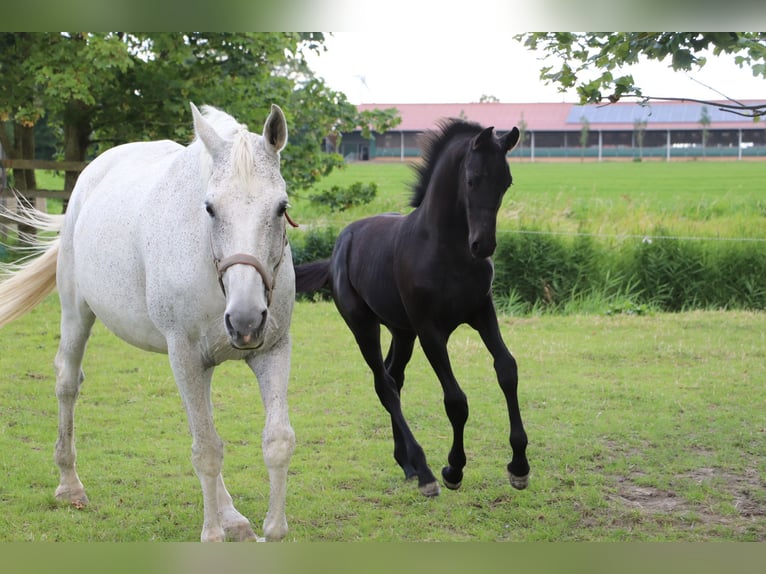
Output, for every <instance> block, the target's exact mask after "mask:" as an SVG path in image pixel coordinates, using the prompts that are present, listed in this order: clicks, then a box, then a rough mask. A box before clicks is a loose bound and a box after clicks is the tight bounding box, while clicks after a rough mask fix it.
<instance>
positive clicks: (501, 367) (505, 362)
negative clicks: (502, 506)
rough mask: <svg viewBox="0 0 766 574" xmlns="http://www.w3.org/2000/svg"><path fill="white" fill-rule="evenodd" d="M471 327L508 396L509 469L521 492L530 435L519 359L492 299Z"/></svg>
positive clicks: (510, 475)
mask: <svg viewBox="0 0 766 574" xmlns="http://www.w3.org/2000/svg"><path fill="white" fill-rule="evenodd" d="M471 325H472V326H473V327H474V328H475V329H476V330H477V331H478V332H479V335H480V336H481V340H482V341H484V344H485V345H486V347H487V349H488V350H489V352H490V353H491V355H492V358H493V359H494V367H495V372H496V373H497V381H498V383H499V384H500V388H501V389H502V391H503V394H504V395H505V401H506V403H507V405H508V416H509V419H510V424H511V432H510V439H509V440H510V444H511V450H512V451H513V458H512V459H511V462H510V463H509V464H508V466H507V470H508V478H509V480H510V482H511V486H513V487H514V488H518V489H523V488H526V487H527V484H528V483H529V462H528V461H527V455H526V451H527V433H526V431H525V430H524V423H523V422H522V420H521V411H520V409H519V399H518V394H517V391H518V386H519V376H518V367H517V365H516V359H514V358H513V355H511V353H510V351H509V350H508V347H506V345H505V342H504V341H503V337H502V335H501V334H500V327H499V325H498V322H497V314H496V312H495V307H494V304H493V303H492V300H491V299H489V298H488V299H487V302H486V304H485V305H484V307H483V309H482V311H481V312H480V313H478V314H477V317H476V319H475V320H474V321H473V322H472V323H471Z"/></svg>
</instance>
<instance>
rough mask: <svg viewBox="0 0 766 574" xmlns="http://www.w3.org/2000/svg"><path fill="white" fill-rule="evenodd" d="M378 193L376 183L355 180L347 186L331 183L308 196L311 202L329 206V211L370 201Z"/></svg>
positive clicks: (343, 209) (341, 209)
mask: <svg viewBox="0 0 766 574" xmlns="http://www.w3.org/2000/svg"><path fill="white" fill-rule="evenodd" d="M377 193H378V185H377V184H376V183H367V184H363V183H362V182H361V181H357V182H355V183H353V184H351V185H350V186H348V187H340V186H339V185H333V186H332V187H331V188H330V189H325V190H323V191H320V192H319V193H315V194H313V195H311V196H309V200H311V202H312V203H318V204H320V205H325V206H327V207H329V208H330V211H332V212H337V211H345V210H347V209H350V208H352V207H355V206H357V205H366V204H368V203H370V202H371V201H372V200H373V199H375V196H376V195H377Z"/></svg>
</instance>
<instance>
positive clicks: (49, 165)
mask: <svg viewBox="0 0 766 574" xmlns="http://www.w3.org/2000/svg"><path fill="white" fill-rule="evenodd" d="M86 165H88V164H87V162H79V161H49V160H39V159H0V174H1V175H2V178H0V179H1V181H2V185H1V186H0V204H1V205H3V206H4V207H5V208H6V209H9V210H11V211H16V210H17V208H18V203H17V200H16V197H15V196H14V194H13V192H12V191H11V190H10V189H9V188H8V187H6V186H5V183H6V170H8V169H18V170H28V169H34V170H38V169H44V170H54V171H65V172H76V173H80V172H81V171H82V170H83V169H85V166H86ZM19 193H21V194H22V195H23V196H24V197H26V198H27V199H28V200H30V201H32V202H34V205H35V207H36V208H37V209H39V210H41V211H45V210H46V209H47V208H46V199H48V198H60V199H69V196H70V195H71V193H72V190H71V189H63V190H57V189H25V190H19ZM11 231H15V225H14V224H12V223H11V222H9V221H8V219H3V218H2V217H0V241H5V240H6V239H7V238H8V233H9V232H11Z"/></svg>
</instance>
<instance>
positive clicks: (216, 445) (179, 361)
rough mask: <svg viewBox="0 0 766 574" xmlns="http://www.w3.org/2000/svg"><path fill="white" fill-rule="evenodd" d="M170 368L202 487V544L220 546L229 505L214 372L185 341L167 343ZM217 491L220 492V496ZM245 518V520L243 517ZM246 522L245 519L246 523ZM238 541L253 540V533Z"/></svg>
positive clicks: (223, 537) (193, 460) (250, 530)
mask: <svg viewBox="0 0 766 574" xmlns="http://www.w3.org/2000/svg"><path fill="white" fill-rule="evenodd" d="M168 343H169V344H168V355H169V358H170V365H171V367H172V369H173V374H174V375H175V379H176V384H177V385H178V390H179V392H180V394H181V399H182V401H183V404H184V408H185V409H186V416H187V418H188V420H189V431H190V432H191V435H192V465H193V466H194V471H195V472H196V473H197V477H198V478H199V481H200V485H201V486H202V502H203V506H204V519H203V524H202V534H201V536H200V539H201V540H202V542H223V541H224V540H225V538H226V533H225V531H224V527H223V523H222V512H221V509H222V505H225V504H226V503H227V500H228V502H229V503H230V501H231V497H230V496H228V493H227V492H226V489H225V487H224V486H223V479H222V478H221V469H222V467H223V441H222V440H221V438H220V437H219V436H218V433H217V432H216V430H215V425H214V424H213V405H212V401H211V396H210V385H211V381H212V378H213V368H212V367H206V366H204V365H203V363H202V358H201V355H200V353H199V352H198V351H195V350H194V348H193V345H190V344H188V343H186V342H185V341H183V342H181V343H179V342H177V341H169V342H168ZM219 489H222V490H221V491H220V495H219ZM243 518H244V517H243ZM245 520H246V519H245ZM247 529H249V533H246V534H245V535H242V536H240V538H255V534H254V533H253V532H252V529H250V528H249V524H248V526H247Z"/></svg>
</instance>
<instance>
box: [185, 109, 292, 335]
mask: <svg viewBox="0 0 766 574" xmlns="http://www.w3.org/2000/svg"><path fill="white" fill-rule="evenodd" d="M192 113H193V116H194V130H195V132H196V135H197V138H198V139H199V140H200V141H201V142H202V144H203V146H204V150H205V151H204V152H203V157H202V166H203V168H202V172H203V178H204V180H205V183H206V186H205V190H206V191H205V199H204V203H203V204H201V205H200V217H202V218H204V219H205V223H204V225H205V226H206V227H207V232H206V233H207V234H209V237H210V247H211V250H212V255H211V258H213V260H214V261H215V264H216V267H217V269H218V279H219V283H220V286H221V289H222V291H223V293H224V296H225V298H226V307H225V312H224V317H223V320H224V325H225V328H226V332H227V333H228V335H229V338H230V341H231V344H232V345H233V346H234V347H236V348H240V349H254V348H257V347H259V346H260V345H261V344H262V342H263V337H264V331H265V327H266V325H267V323H268V321H269V305H270V303H271V297H272V290H273V289H274V288H275V285H274V281H275V279H276V276H277V270H278V269H279V266H280V264H281V263H282V257H283V255H284V253H285V245H286V232H285V220H286V218H285V213H286V211H287V205H288V204H287V192H286V189H285V181H284V179H282V175H281V173H280V169H279V167H280V166H279V161H280V160H279V152H280V151H281V150H282V149H283V148H284V146H285V144H286V142H287V124H286V121H285V116H284V114H283V113H282V110H280V109H279V107H277V106H275V105H273V106H272V107H271V113H270V114H269V116H268V118H267V119H266V123H265V125H264V128H263V135H262V136H260V135H257V134H253V133H250V132H248V131H247V128H246V127H245V126H243V125H241V124H238V123H237V122H236V121H235V120H234V119H233V118H231V116H228V115H227V114H224V113H223V112H220V111H218V110H215V109H213V108H207V109H206V110H205V115H204V116H203V115H202V114H200V112H199V110H197V108H196V107H195V106H194V105H193V104H192ZM211 265H212V262H211Z"/></svg>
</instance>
